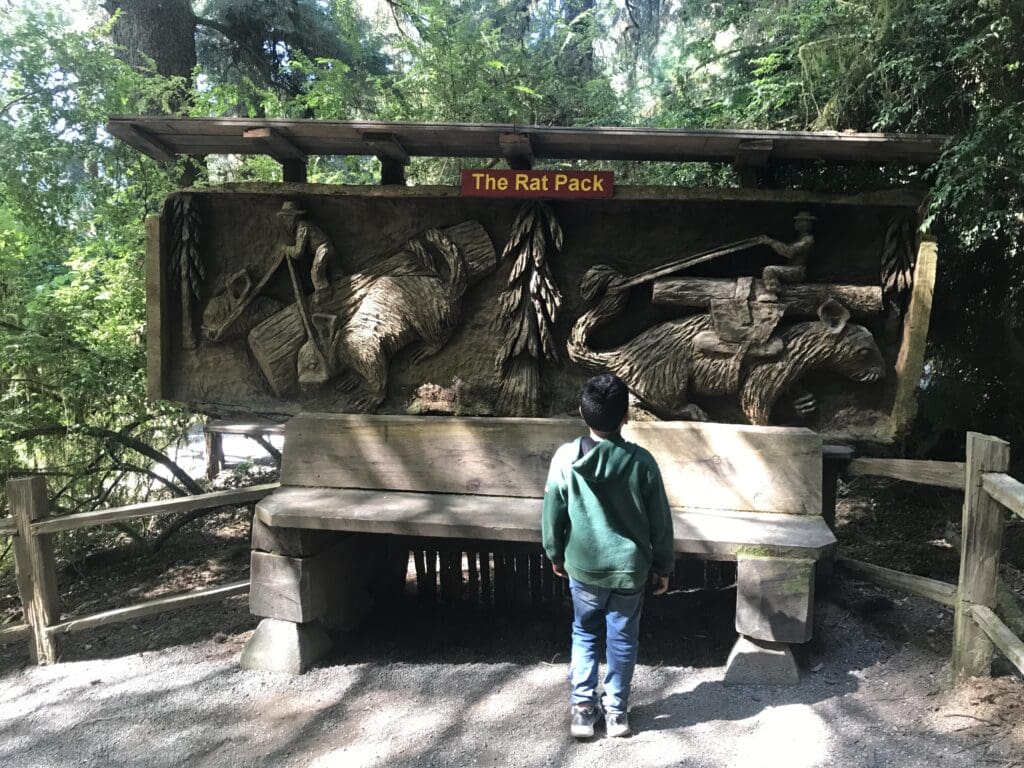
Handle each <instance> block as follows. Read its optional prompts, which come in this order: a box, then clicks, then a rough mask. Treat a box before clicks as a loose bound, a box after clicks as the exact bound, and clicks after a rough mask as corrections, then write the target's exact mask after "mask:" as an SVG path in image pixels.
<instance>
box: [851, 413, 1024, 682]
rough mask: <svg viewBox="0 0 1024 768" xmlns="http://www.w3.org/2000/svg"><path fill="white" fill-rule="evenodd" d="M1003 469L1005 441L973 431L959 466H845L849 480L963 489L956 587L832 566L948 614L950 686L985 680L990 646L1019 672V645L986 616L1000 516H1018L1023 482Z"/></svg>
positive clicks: (993, 599) (1022, 648)
mask: <svg viewBox="0 0 1024 768" xmlns="http://www.w3.org/2000/svg"><path fill="white" fill-rule="evenodd" d="M1009 465H1010V445H1009V443H1007V442H1005V441H1004V440H1000V439H999V438H995V437H990V436H988V435H982V434H978V433H977V432H968V433H967V461H966V462H964V463H963V464H961V463H959V462H936V461H913V460H908V459H854V460H853V461H851V462H850V467H849V474H852V475H878V476H881V477H892V478H896V479H898V480H910V481H912V482H917V483H922V484H926V485H941V486H945V487H949V488H962V489H963V490H964V505H963V520H962V528H961V530H962V536H961V545H960V577H959V579H958V581H957V583H956V584H946V583H945V582H941V581H936V580H934V579H927V578H925V577H923V576H915V575H913V574H909V573H902V572H900V571H893V570H892V569H889V568H883V567H881V566H878V565H872V564H870V563H861V562H859V561H856V560H840V561H839V562H838V564H839V565H840V567H842V568H844V569H845V570H847V571H848V572H850V573H852V574H853V575H855V576H857V577H858V578H862V579H864V580H866V581H870V582H872V583H875V584H880V585H882V586H885V587H891V588H895V589H902V590H904V591H906V592H910V593H911V594H915V595H919V596H921V597H927V598H929V599H931V600H935V601H936V602H939V603H942V604H943V605H949V606H952V607H953V608H955V609H956V615H955V618H954V622H953V652H952V659H953V676H954V679H955V680H957V681H960V680H963V679H964V678H966V677H971V676H988V675H990V674H991V671H992V670H991V667H992V658H993V656H994V654H995V649H996V648H998V649H999V650H1000V651H1002V653H1003V654H1004V655H1005V656H1006V658H1007V659H1009V661H1010V662H1011V663H1012V664H1013V665H1014V666H1015V667H1016V668H1017V670H1018V671H1019V672H1020V673H1021V674H1024V642H1022V641H1021V639H1020V638H1019V637H1017V635H1016V634H1014V632H1013V631H1012V630H1011V629H1010V628H1009V627H1008V626H1007V625H1006V624H1005V623H1004V622H1003V620H1002V619H1000V618H999V616H998V615H996V612H995V610H993V609H994V608H996V604H997V595H998V587H999V560H1000V555H1001V551H1002V543H1003V528H1004V527H1005V520H1004V516H1005V515H1004V510H1009V511H1010V512H1012V513H1014V514H1015V515H1017V516H1020V517H1024V483H1021V482H1020V481H1019V480H1017V479H1015V478H1013V477H1011V476H1010V475H1008V474H1006V470H1007V468H1008V467H1009ZM954 483H957V484H954Z"/></svg>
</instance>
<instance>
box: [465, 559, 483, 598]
mask: <svg viewBox="0 0 1024 768" xmlns="http://www.w3.org/2000/svg"><path fill="white" fill-rule="evenodd" d="M476 558H477V552H476V550H470V551H468V552H466V561H467V565H468V568H469V601H470V602H471V603H475V602H477V600H479V599H480V575H479V573H478V572H477V568H476Z"/></svg>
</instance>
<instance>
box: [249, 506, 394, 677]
mask: <svg viewBox="0 0 1024 768" xmlns="http://www.w3.org/2000/svg"><path fill="white" fill-rule="evenodd" d="M258 525H259V526H260V528H262V529H263V530H260V532H259V533H257V527H256V525H255V524H254V529H253V540H254V542H257V541H258V542H259V543H260V544H261V545H265V544H267V543H268V541H269V538H268V536H270V535H271V534H272V536H273V537H274V540H273V542H272V543H273V545H274V546H275V547H278V548H280V549H286V550H287V551H292V552H298V551H302V552H313V551H316V554H313V555H311V556H308V557H295V556H289V555H282V554H277V553H275V552H261V551H258V550H254V551H253V552H252V560H251V568H250V588H249V611H250V612H251V613H252V614H253V615H254V616H261V617H264V618H263V620H262V621H261V622H260V624H259V626H258V627H257V629H256V632H255V633H254V634H253V636H252V637H251V638H250V639H249V641H248V643H246V646H245V649H244V650H243V652H242V666H243V667H245V668H246V669H263V670H268V671H276V672H289V673H291V674H301V673H302V672H304V671H305V670H306V669H308V668H309V666H310V665H311V664H313V663H314V662H315V661H317V660H318V659H319V658H321V657H323V656H324V655H326V654H327V653H328V652H329V651H330V650H331V646H332V643H331V640H330V637H329V636H328V634H327V630H328V629H330V630H340V631H349V630H351V629H353V628H354V627H355V626H356V625H358V623H359V622H360V620H361V619H362V618H363V617H364V616H365V615H366V613H367V611H368V610H369V609H370V606H371V605H372V604H373V600H372V599H371V597H370V593H369V591H368V586H369V584H370V581H371V580H372V579H373V578H374V576H375V574H376V572H377V570H379V568H380V566H381V564H382V563H383V562H384V561H385V557H384V555H385V553H386V542H385V540H384V538H383V537H380V536H360V535H358V534H348V535H346V534H339V533H336V532H329V531H307V530H300V529H289V528H281V529H272V528H270V527H269V526H263V524H262V523H259V524H258ZM332 542H333V544H331V543H332ZM325 544H326V545H330V546H329V548H327V549H324V548H323V546H324V545H325ZM318 550H319V551H318Z"/></svg>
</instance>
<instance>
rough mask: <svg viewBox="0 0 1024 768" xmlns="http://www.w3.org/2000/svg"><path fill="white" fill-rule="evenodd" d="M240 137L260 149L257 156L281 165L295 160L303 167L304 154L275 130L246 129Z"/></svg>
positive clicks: (266, 128) (267, 128)
mask: <svg viewBox="0 0 1024 768" xmlns="http://www.w3.org/2000/svg"><path fill="white" fill-rule="evenodd" d="M242 137H243V138H245V139H248V140H249V141H252V142H254V143H255V144H256V145H257V146H258V147H259V148H260V150H261V151H260V152H259V153H258V154H267V155H270V156H272V157H273V158H274V159H275V160H277V161H278V162H281V163H283V162H285V161H286V160H297V161H299V162H301V163H302V164H303V165H305V163H306V152H305V151H303V150H302V149H300V148H299V147H298V146H296V145H295V142H293V141H292V140H291V139H289V138H288V137H287V136H285V135H284V134H283V133H282V132H281V131H280V130H278V129H276V128H270V127H264V128H248V129H246V130H244V131H242Z"/></svg>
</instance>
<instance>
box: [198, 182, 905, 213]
mask: <svg viewBox="0 0 1024 768" xmlns="http://www.w3.org/2000/svg"><path fill="white" fill-rule="evenodd" d="M283 191H284V190H282V188H281V187H279V186H276V185H273V184H266V183H264V182H238V183H234V184H231V186H230V190H227V189H221V188H218V187H206V188H202V189H193V190H190V191H189V194H193V195H210V196H216V195H226V194H232V195H233V194H238V193H245V194H248V195H254V196H257V197H261V196H265V197H275V198H279V197H280V195H281V194H282V192H283ZM303 192H304V193H308V194H315V195H318V196H323V197H325V198H347V197H357V198H380V199H386V200H396V199H403V200H404V199H445V200H450V199H454V198H457V197H459V195H460V191H459V187H457V186H434V185H422V186H420V185H417V186H413V187H382V186H366V185H348V186H341V185H335V184H308V185H307V188H306V189H305V190H303ZM923 199H924V196H923V195H922V193H921V190H920V189H919V188H913V187H904V188H895V189H886V190H876V191H873V192H858V193H856V194H840V193H835V192H816V191H808V190H802V189H770V190H766V189H758V188H751V187H665V186H630V185H622V186H616V188H615V201H616V202H618V201H634V200H681V201H714V202H764V203H772V204H779V203H786V204H792V205H813V206H817V205H828V206H841V207H844V208H845V207H850V206H854V207H861V206H873V207H879V208H901V209H912V208H918V207H919V206H920V205H921V204H922V201H923ZM609 204H610V203H609Z"/></svg>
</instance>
